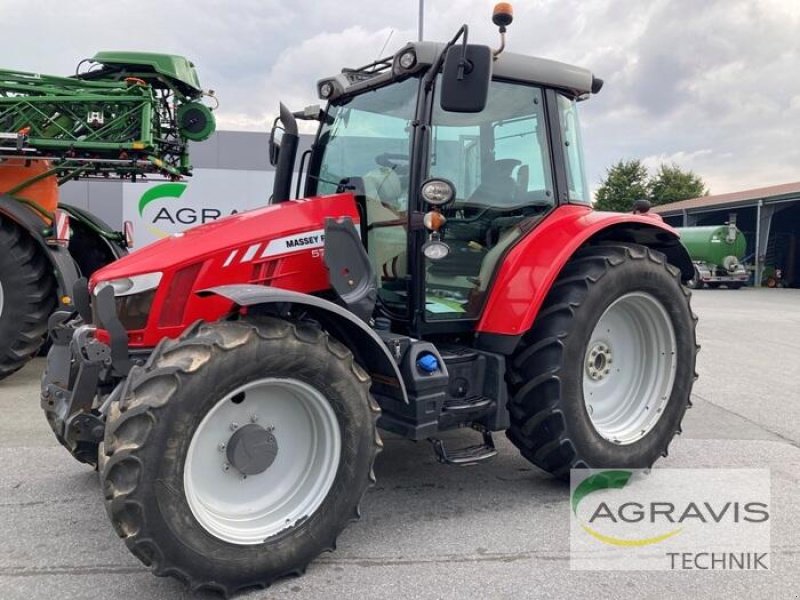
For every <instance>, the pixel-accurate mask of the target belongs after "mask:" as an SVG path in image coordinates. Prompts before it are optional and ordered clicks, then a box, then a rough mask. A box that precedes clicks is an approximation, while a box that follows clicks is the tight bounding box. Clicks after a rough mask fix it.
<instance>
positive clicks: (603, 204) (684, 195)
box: [594, 159, 708, 212]
mask: <svg viewBox="0 0 800 600" xmlns="http://www.w3.org/2000/svg"><path fill="white" fill-rule="evenodd" d="M707 195H708V190H707V189H706V185H705V183H704V182H703V180H702V178H701V177H700V176H699V175H696V174H695V173H694V172H693V171H684V170H683V169H681V168H680V167H679V166H678V165H676V164H675V163H672V164H670V165H667V164H664V163H661V165H659V167H658V170H657V171H656V174H655V175H653V176H652V177H650V176H649V175H648V173H647V168H646V167H645V166H644V165H643V164H642V161H640V160H638V159H633V160H628V161H624V160H620V161H619V162H618V163H616V164H615V165H612V166H611V167H610V168H609V169H608V170H607V171H606V178H605V179H604V180H603V182H602V184H601V185H600V187H599V188H598V189H597V193H596V195H595V204H594V206H595V208H596V209H598V210H615V211H619V212H630V210H631V209H632V207H633V203H634V202H635V201H636V200H641V199H645V200H649V201H650V204H652V205H653V206H658V205H659V204H668V203H669V202H677V201H678V200H688V199H689V198H699V197H700V196H707Z"/></svg>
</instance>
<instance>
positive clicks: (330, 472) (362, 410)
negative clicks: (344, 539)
mask: <svg viewBox="0 0 800 600" xmlns="http://www.w3.org/2000/svg"><path fill="white" fill-rule="evenodd" d="M125 385H126V386H127V387H126V389H125V390H124V391H123V394H122V395H121V400H120V401H119V402H117V403H116V404H115V405H114V406H112V408H111V411H110V414H109V416H108V424H107V428H106V439H105V443H104V446H105V447H104V451H103V452H102V453H101V454H102V456H101V463H102V464H101V477H102V482H103V489H104V493H105V497H106V508H107V510H108V513H109V516H110V517H111V520H112V522H113V524H114V527H115V528H116V530H117V532H118V533H119V535H120V536H121V537H123V538H124V539H125V542H126V544H127V546H128V548H129V549H130V550H131V551H132V552H133V553H134V554H135V555H136V556H137V557H138V558H139V559H140V560H142V562H144V563H145V564H146V565H149V566H150V567H151V568H152V570H153V571H154V572H155V574H156V575H172V576H175V577H177V578H178V579H181V580H183V581H184V582H185V583H186V584H187V585H189V586H190V587H191V588H192V589H198V588H209V589H216V590H218V591H220V592H222V593H223V594H226V595H227V594H231V593H233V592H235V591H236V590H239V589H242V588H248V587H263V586H266V585H269V584H270V583H271V582H272V581H274V580H275V579H277V578H279V577H282V576H285V575H289V574H294V573H301V572H303V571H304V570H305V568H306V566H307V565H308V563H309V562H310V561H311V560H313V559H314V558H315V557H316V556H317V555H318V554H319V553H321V552H323V551H326V550H333V548H334V546H335V543H336V538H337V536H338V535H339V533H340V532H341V531H342V530H343V529H344V527H345V526H346V525H347V523H348V522H349V521H350V520H352V519H354V518H356V517H357V515H358V504H359V502H360V500H361V497H362V496H363V494H364V492H365V491H366V489H367V487H368V486H369V485H370V483H371V482H372V481H374V476H373V474H372V464H373V461H374V458H375V455H376V454H377V452H378V450H379V448H380V445H381V443H380V438H379V437H378V435H377V431H376V427H375V422H376V418H377V416H378V413H379V409H378V407H377V405H376V404H375V402H374V400H373V399H372V398H371V396H370V393H369V386H370V380H369V377H368V375H367V374H366V373H365V372H364V371H363V370H362V369H361V368H360V367H359V366H358V365H357V364H356V363H355V362H354V360H353V355H352V354H351V353H350V351H349V350H347V349H346V348H345V347H344V346H342V345H341V344H340V343H339V342H337V341H335V340H333V339H332V338H330V337H329V336H327V335H326V334H325V333H323V332H322V331H320V330H319V329H317V328H314V327H312V326H308V325H294V324H291V323H288V322H286V321H282V320H278V319H263V320H261V321H259V323H258V324H253V323H248V322H226V323H216V324H204V325H199V326H196V327H194V328H192V329H191V330H190V331H189V332H187V333H186V334H184V335H183V336H182V337H181V338H180V339H179V340H177V341H171V342H166V343H163V344H162V345H160V346H159V347H158V348H157V349H156V350H155V352H154V354H153V356H151V358H150V359H149V360H148V362H147V364H146V365H145V366H144V367H143V368H135V369H134V370H132V371H131V374H130V377H129V380H128V382H127V383H126V384H125Z"/></svg>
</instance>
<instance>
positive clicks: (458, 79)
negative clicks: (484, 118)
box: [439, 44, 492, 113]
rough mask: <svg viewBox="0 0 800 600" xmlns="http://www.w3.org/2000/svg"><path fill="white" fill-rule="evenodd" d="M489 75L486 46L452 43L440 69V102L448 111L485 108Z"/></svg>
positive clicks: (489, 62)
mask: <svg viewBox="0 0 800 600" xmlns="http://www.w3.org/2000/svg"><path fill="white" fill-rule="evenodd" d="M491 79H492V50H491V48H489V46H478V45H472V44H468V45H467V46H466V47H464V46H452V47H451V48H450V49H449V50H448V51H447V56H446V57H445V60H444V68H443V69H442V84H441V88H442V89H441V94H440V101H439V105H440V106H441V107H442V110H446V111H448V112H461V113H477V112H481V111H482V110H483V109H484V108H486V100H487V98H488V97H489V81H491Z"/></svg>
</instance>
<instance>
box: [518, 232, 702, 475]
mask: <svg viewBox="0 0 800 600" xmlns="http://www.w3.org/2000/svg"><path fill="white" fill-rule="evenodd" d="M695 322H696V318H695V317H694V316H693V315H692V312H691V309H690V307H689V292H688V291H687V290H685V289H684V288H683V287H682V286H681V283H680V273H679V272H678V270H677V269H675V268H674V267H672V266H670V265H669V264H668V263H667V262H666V259H665V257H664V255H663V254H660V253H658V252H654V251H651V250H649V249H647V248H645V247H642V246H636V245H624V246H623V245H620V246H616V245H615V246H610V245H609V246H597V247H591V248H586V249H584V250H581V251H580V252H579V253H578V254H576V255H575V256H574V257H573V259H572V260H571V261H570V262H569V263H568V264H567V266H566V267H565V268H564V270H563V271H562V273H561V274H560V275H559V278H558V280H557V281H556V283H555V284H554V285H553V288H552V289H551V291H550V293H549V295H548V297H547V299H546V301H545V303H544V305H543V306H542V309H541V310H540V312H539V316H538V318H537V320H536V322H535V323H534V325H533V327H532V328H531V330H530V332H529V333H528V334H527V335H526V336H525V337H524V339H523V341H522V342H521V344H520V347H519V349H518V350H517V353H516V354H515V356H514V357H513V359H512V363H511V368H510V375H509V378H510V381H509V383H510V391H511V392H512V395H511V400H510V402H509V408H510V413H511V426H510V428H509V430H508V437H509V438H510V439H511V441H512V442H513V443H514V444H515V445H516V446H517V447H518V448H519V449H520V451H521V453H522V454H523V456H525V457H526V458H527V459H528V460H530V461H531V462H532V463H534V464H535V465H537V466H539V467H541V468H542V469H544V470H546V471H549V472H551V473H553V474H555V475H556V476H559V477H564V478H567V477H569V470H570V469H572V468H582V467H590V468H608V467H628V468H636V467H649V466H650V465H652V464H653V463H654V462H655V461H656V460H657V459H658V457H659V456H661V455H664V456H665V455H666V453H667V448H668V446H669V443H670V441H671V440H672V438H673V437H674V435H675V434H676V432H679V431H680V423H681V420H682V418H683V415H684V413H685V411H686V408H687V407H688V406H689V405H690V400H689V395H690V392H691V388H692V383H693V381H694V379H695V372H694V367H695V357H696V352H697V346H696V344H695Z"/></svg>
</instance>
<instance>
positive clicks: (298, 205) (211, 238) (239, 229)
mask: <svg viewBox="0 0 800 600" xmlns="http://www.w3.org/2000/svg"><path fill="white" fill-rule="evenodd" d="M331 216H335V217H340V216H349V217H352V218H353V219H354V221H355V222H358V212H357V210H356V206H355V202H354V201H353V196H352V195H351V194H337V195H332V196H322V197H315V198H310V199H305V200H294V201H288V202H282V203H280V204H275V205H271V206H267V207H265V208H260V209H256V210H252V211H247V212H244V213H239V214H235V215H231V216H228V217H223V218H220V219H218V220H216V221H213V222H211V223H206V224H204V225H199V226H197V227H194V228H192V229H189V230H187V231H185V232H183V233H177V234H173V235H171V236H169V237H166V238H164V239H161V240H159V241H157V242H154V243H152V244H149V245H147V246H145V247H144V248H141V249H139V250H135V251H134V252H132V253H131V254H129V255H127V256H125V257H123V258H121V259H120V260H118V261H116V262H114V263H112V264H110V265H108V266H106V267H104V268H102V269H100V270H98V271H97V272H96V273H95V274H94V275H93V276H92V279H91V284H90V287H92V288H93V287H94V286H95V285H96V284H97V283H98V282H101V281H109V280H113V279H119V278H123V277H132V276H134V275H140V274H144V273H151V272H154V271H161V272H164V271H169V270H173V269H180V268H183V267H186V266H190V265H194V264H197V263H207V262H209V261H211V262H212V263H218V264H217V266H218V267H219V268H220V269H224V268H230V267H231V266H232V265H234V264H243V263H250V262H252V263H256V264H257V263H261V262H262V261H264V260H265V259H269V258H274V257H279V256H282V255H285V254H293V253H296V252H302V251H303V249H306V250H307V249H309V248H311V247H312V246H313V247H315V248H317V247H319V248H321V247H322V243H323V242H324V236H322V235H321V234H320V235H319V239H315V240H311V239H299V238H302V237H304V236H303V235H301V234H312V233H315V232H317V231H320V230H322V229H324V227H325V218H326V217H331ZM294 237H297V238H298V239H297V240H295V239H291V238H294ZM287 238H290V239H287ZM275 242H279V243H275ZM226 263H227V264H226ZM226 283H245V282H232V281H227V282H226Z"/></svg>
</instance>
